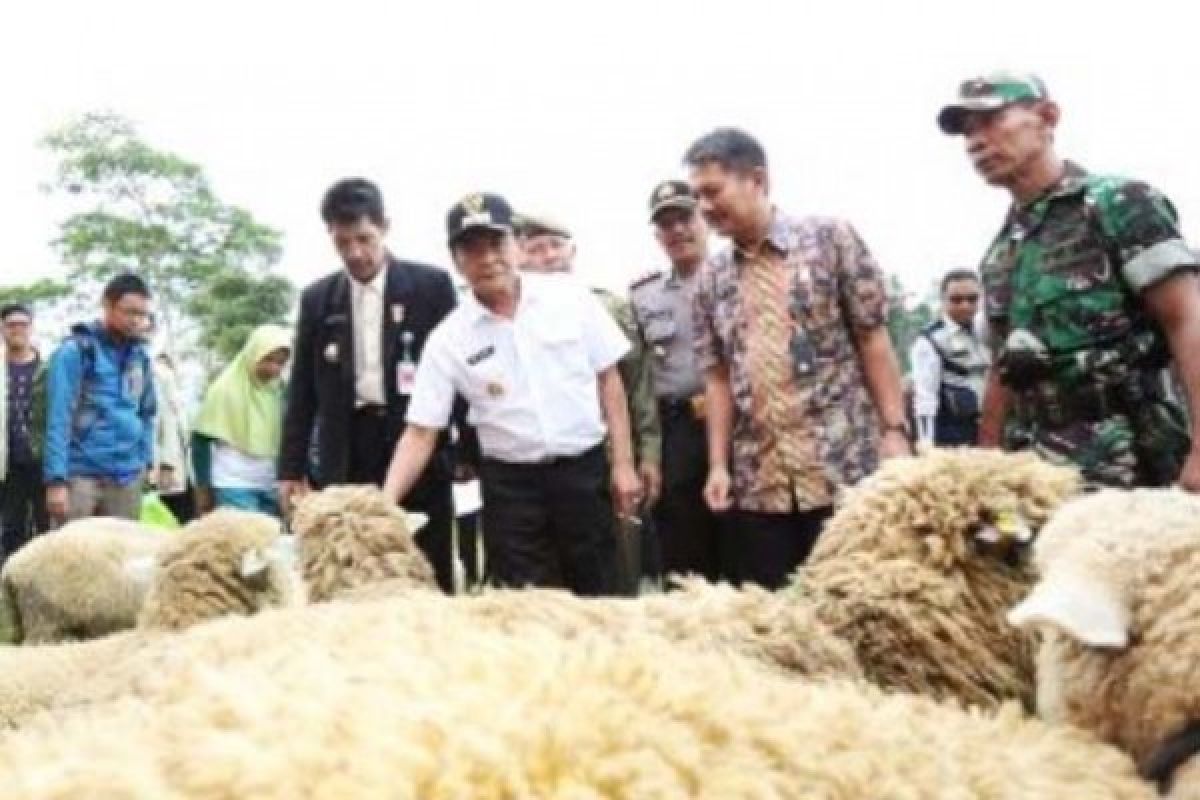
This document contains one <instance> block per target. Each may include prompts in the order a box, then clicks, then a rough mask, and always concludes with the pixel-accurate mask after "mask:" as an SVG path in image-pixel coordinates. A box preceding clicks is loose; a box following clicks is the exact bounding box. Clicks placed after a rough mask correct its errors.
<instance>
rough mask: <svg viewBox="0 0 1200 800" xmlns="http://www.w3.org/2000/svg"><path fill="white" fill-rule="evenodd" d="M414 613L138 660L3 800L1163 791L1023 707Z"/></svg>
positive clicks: (51, 730) (352, 616)
mask: <svg viewBox="0 0 1200 800" xmlns="http://www.w3.org/2000/svg"><path fill="white" fill-rule="evenodd" d="M399 602H400V601H390V602H379V603H370V604H359V605H356V604H340V603H330V604H322V605H317V606H310V607H307V608H302V609H288V610H283V611H275V612H268V613H266V614H260V615H257V616H254V617H246V618H236V617H230V618H225V619H222V620H218V621H214V622H212V623H209V624H207V625H204V626H200V627H197V628H192V629H189V630H187V631H185V632H183V633H180V634H177V635H174V636H171V637H160V638H159V640H158V642H157V643H156V644H155V645H153V649H152V650H146V651H143V652H141V653H139V654H137V655H136V656H135V657H132V658H130V659H129V662H130V663H129V664H127V665H126V666H125V667H123V668H125V669H135V668H137V667H138V666H140V670H139V674H140V675H141V676H142V677H141V679H140V680H139V682H138V685H137V686H136V687H134V688H132V689H131V688H130V687H129V686H128V685H127V686H125V687H124V691H122V692H113V693H111V694H110V695H109V697H108V698H107V699H106V698H102V697H99V696H96V697H94V698H93V702H92V703H91V704H90V705H86V706H77V707H73V708H59V709H58V710H56V711H55V712H54V713H51V714H45V715H42V716H39V717H38V718H36V719H34V720H32V721H30V722H29V723H28V724H27V725H26V726H25V727H24V728H22V729H21V730H18V731H15V732H12V733H9V734H7V735H4V736H0V785H3V786H4V794H5V797H6V798H8V799H9V800H49V798H64V797H123V798H160V797H174V798H194V799H195V800H206V799H209V798H212V799H215V798H232V797H254V798H259V799H260V800H272V799H273V798H281V799H282V798H287V800H294V799H295V798H310V799H311V800H322V799H323V798H347V797H389V798H396V799H397V800H403V799H404V798H421V800H439V799H440V798H453V800H462V799H463V798H481V799H482V800H490V799H491V798H495V800H500V798H514V797H547V798H613V799H614V800H620V799H621V798H647V797H695V798H720V800H738V799H739V798H765V797H804V798H814V800H851V799H853V800H861V798H866V797H887V798H924V797H947V798H960V797H961V798H967V797H970V798H981V799H982V800H988V799H989V798H994V799H995V800H1001V798H1003V800H1023V799H1024V798H1030V799H1031V800H1032V799H1033V798H1037V800H1043V799H1044V798H1051V797H1081V798H1082V797H1086V798H1088V800H1149V799H1150V798H1152V797H1153V796H1154V794H1153V791H1152V790H1151V789H1150V788H1149V787H1148V786H1147V785H1146V784H1144V783H1142V782H1141V781H1140V780H1138V778H1137V777H1136V775H1135V774H1134V771H1133V767H1132V764H1131V762H1130V761H1129V759H1128V758H1127V757H1126V756H1125V755H1123V754H1122V753H1120V752H1119V751H1117V750H1115V749H1113V748H1110V747H1107V746H1105V745H1102V744H1100V743H1098V742H1096V741H1094V740H1093V739H1092V738H1091V737H1090V736H1088V735H1087V734H1086V733H1084V732H1081V731H1077V730H1074V729H1072V728H1069V727H1053V726H1049V725H1046V724H1043V723H1041V722H1039V721H1037V720H1033V719H1028V718H1024V717H1022V715H1021V714H1020V712H1019V711H1018V710H1017V709H1015V708H1012V707H1007V708H1004V709H1002V710H1001V711H1000V712H999V713H994V714H993V713H988V714H984V713H977V712H976V713H966V712H962V711H959V710H957V709H954V708H951V707H947V706H942V705H939V704H937V703H935V702H933V701H930V700H928V699H924V698H918V697H914V696H904V695H885V694H883V693H882V692H880V691H878V690H875V689H871V688H869V687H864V686H861V685H850V684H842V683H831V684H824V685H819V684H809V683H804V682H800V681H795V680H790V679H787V678H784V677H782V676H778V675H776V674H774V673H772V672H770V671H767V670H763V669H762V668H761V667H759V666H758V665H755V664H754V663H753V662H751V661H748V660H745V659H741V658H740V657H736V656H731V655H723V654H719V653H697V652H692V651H687V650H680V649H679V648H677V647H674V646H672V645H671V644H670V643H668V642H664V641H662V640H661V639H659V638H657V637H640V636H630V637H628V638H626V639H624V640H623V641H621V642H612V641H608V640H607V639H606V638H605V637H603V636H584V637H579V638H575V639H564V638H562V637H558V636H555V635H552V634H550V633H549V632H546V631H529V630H526V631H522V632H520V633H519V634H516V635H508V634H502V633H498V632H488V631H480V630H476V629H470V628H456V627H454V626H453V625H447V624H445V623H446V622H449V621H452V620H449V619H446V618H444V617H442V616H440V615H438V614H436V613H434V614H433V616H432V618H431V619H427V620H425V621H424V622H422V623H419V624H417V625H416V626H414V625H412V624H410V622H411V620H410V619H409V618H408V617H407V616H404V615H396V614H395V613H394V611H395V609H396V608H397V603H399ZM431 610H433V611H436V607H431ZM77 646H83V645H77ZM105 679H106V676H105V675H97V676H96V678H95V680H96V681H104V680H105Z"/></svg>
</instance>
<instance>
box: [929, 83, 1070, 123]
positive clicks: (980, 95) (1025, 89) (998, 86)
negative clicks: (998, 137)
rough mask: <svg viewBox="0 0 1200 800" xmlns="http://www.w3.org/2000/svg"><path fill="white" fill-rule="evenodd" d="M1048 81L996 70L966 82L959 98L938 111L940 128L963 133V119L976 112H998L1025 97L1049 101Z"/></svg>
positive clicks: (959, 90) (962, 85)
mask: <svg viewBox="0 0 1200 800" xmlns="http://www.w3.org/2000/svg"><path fill="white" fill-rule="evenodd" d="M1049 96H1050V94H1049V92H1047V91H1046V84H1045V83H1043V82H1042V79H1041V78H1039V77H1038V76H1037V75H1034V74H1033V73H1029V72H1026V73H1020V72H992V73H989V74H987V75H981V76H979V77H977V78H971V79H970V80H967V81H963V82H962V83H961V84H959V87H958V99H957V100H955V101H954V102H953V103H951V104H950V105H948V106H946V107H945V108H943V109H942V110H941V112H940V113H938V116H937V122H938V127H940V128H941V129H942V132H943V133H948V134H951V135H954V134H959V133H962V132H963V122H964V121H965V120H966V118H967V114H970V113H971V112H973V111H996V110H997V109H1001V108H1004V107H1005V106H1008V105H1011V104H1013V103H1019V102H1021V101H1022V100H1045V99H1047V98H1048V97H1049Z"/></svg>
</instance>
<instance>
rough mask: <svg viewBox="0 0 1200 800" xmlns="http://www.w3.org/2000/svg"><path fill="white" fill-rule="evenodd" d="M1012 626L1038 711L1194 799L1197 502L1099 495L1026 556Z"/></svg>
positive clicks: (1199, 656)
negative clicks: (1035, 573)
mask: <svg viewBox="0 0 1200 800" xmlns="http://www.w3.org/2000/svg"><path fill="white" fill-rule="evenodd" d="M1035 559H1036V563H1037V565H1038V566H1039V568H1040V569H1041V572H1042V577H1041V579H1040V580H1039V581H1038V583H1037V585H1036V586H1035V587H1034V588H1033V590H1032V592H1030V594H1029V596H1028V597H1027V598H1026V599H1024V600H1023V601H1022V602H1021V603H1020V604H1019V605H1018V606H1016V607H1015V608H1014V609H1013V610H1012V613H1011V614H1010V619H1011V620H1012V622H1013V623H1014V624H1016V625H1021V626H1025V627H1030V628H1034V629H1036V630H1038V631H1039V632H1040V634H1041V637H1042V641H1041V644H1040V647H1039V650H1038V657H1037V706H1038V712H1039V714H1040V715H1041V716H1042V717H1043V718H1045V719H1047V720H1050V721H1055V722H1067V723H1071V724H1074V725H1077V726H1079V727H1082V728H1085V729H1087V730H1089V731H1091V732H1093V733H1094V734H1096V735H1097V736H1099V737H1100V738H1102V739H1104V740H1105V741H1108V742H1111V743H1113V744H1116V745H1118V746H1120V747H1122V748H1123V749H1125V750H1127V751H1128V752H1129V753H1130V754H1131V755H1132V756H1133V757H1134V759H1135V760H1136V761H1137V763H1138V764H1139V767H1140V769H1141V771H1142V772H1143V773H1144V774H1145V775H1146V776H1147V777H1149V778H1152V779H1153V780H1155V781H1156V782H1157V783H1159V784H1160V785H1161V786H1162V787H1163V788H1164V789H1168V788H1169V789H1170V796H1171V797H1173V798H1197V797H1200V758H1195V757H1194V755H1195V754H1196V753H1197V752H1200V735H1198V734H1200V497H1197V496H1196V495H1193V494H1187V493H1184V492H1182V491H1180V490H1176V489H1139V490H1136V491H1119V490H1115V489H1110V490H1105V491H1101V492H1098V493H1096V494H1093V495H1089V496H1087V497H1084V498H1081V499H1079V500H1076V501H1074V502H1072V503H1070V504H1068V505H1067V506H1066V507H1064V508H1063V509H1062V510H1061V511H1059V513H1058V514H1057V515H1055V517H1054V518H1053V519H1052V520H1051V521H1050V523H1049V524H1048V525H1047V526H1046V528H1045V529H1044V531H1043V532H1042V535H1041V537H1040V538H1039V539H1038V542H1037V544H1036V546H1035Z"/></svg>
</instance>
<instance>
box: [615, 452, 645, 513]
mask: <svg viewBox="0 0 1200 800" xmlns="http://www.w3.org/2000/svg"><path fill="white" fill-rule="evenodd" d="M612 495H613V505H615V506H616V509H617V514H618V515H619V516H622V517H630V516H633V515H634V514H636V513H637V507H638V503H640V502H641V501H642V482H641V480H640V479H639V478H638V474H637V471H636V470H635V469H634V468H633V464H630V463H629V462H620V463H617V464H614V465H613V469H612Z"/></svg>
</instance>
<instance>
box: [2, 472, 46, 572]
mask: <svg viewBox="0 0 1200 800" xmlns="http://www.w3.org/2000/svg"><path fill="white" fill-rule="evenodd" d="M0 495H2V496H3V500H2V501H0V520H2V522H0V524H2V525H3V533H2V534H0V548H2V552H0V563H3V562H4V561H5V560H7V559H8V557H9V556H10V555H12V554H13V553H15V552H17V550H19V549H20V548H21V547H22V546H23V545H25V544H26V543H27V542H28V541H29V540H30V539H32V538H33V536H34V534H37V533H43V532H45V531H47V530H49V529H50V520H49V519H48V518H47V516H46V488H45V486H44V485H43V484H42V465H41V464H37V463H32V464H23V463H15V464H9V465H8V477H7V478H6V479H5V482H4V489H3V490H2V491H0Z"/></svg>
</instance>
